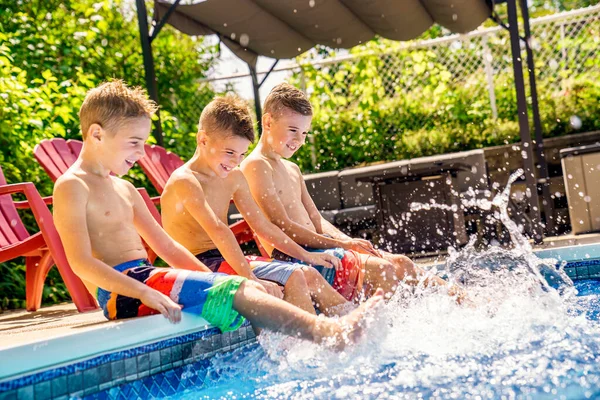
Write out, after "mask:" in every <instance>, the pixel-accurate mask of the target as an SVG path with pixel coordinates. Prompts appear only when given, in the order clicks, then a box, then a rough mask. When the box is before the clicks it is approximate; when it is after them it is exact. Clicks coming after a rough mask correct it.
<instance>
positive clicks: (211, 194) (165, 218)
mask: <svg viewBox="0 0 600 400" xmlns="http://www.w3.org/2000/svg"><path fill="white" fill-rule="evenodd" d="M253 140H254V126H253V123H252V118H251V116H250V111H249V110H248V105H247V104H246V103H245V102H244V101H242V100H241V99H239V98H236V97H234V96H225V97H217V98H216V99H214V100H213V101H211V102H210V104H208V105H207V106H206V107H205V108H204V110H203V111H202V115H201V116H200V123H199V128H198V133H197V147H196V152H195V154H194V156H193V157H192V158H191V159H190V160H189V161H188V162H187V163H185V164H184V165H183V166H181V167H180V168H178V169H177V170H176V171H175V172H173V174H172V175H171V177H170V178H169V180H168V182H167V184H166V185H165V190H164V192H163V194H162V196H161V210H162V222H163V226H164V228H165V231H167V233H168V234H169V235H170V236H171V237H172V238H173V239H175V240H176V241H177V242H179V243H180V244H182V245H183V246H184V247H185V248H186V249H188V250H189V251H190V252H191V253H192V254H195V255H196V257H197V258H198V260H200V261H201V262H202V263H204V264H205V265H207V266H208V268H209V269H210V270H211V271H213V272H223V273H227V274H233V275H238V276H243V277H245V278H248V279H251V280H253V281H255V282H257V283H259V284H261V285H262V286H263V287H264V288H265V290H267V292H268V293H270V294H273V295H274V296H276V297H279V298H283V299H284V300H286V301H288V302H290V303H292V304H294V305H296V306H298V307H300V308H302V309H303V310H305V311H307V312H310V313H315V305H316V306H317V308H318V310H319V311H321V312H323V313H325V314H326V315H327V314H330V313H332V312H333V313H335V312H336V310H339V308H338V307H337V306H340V305H343V304H345V303H346V299H344V297H343V296H342V295H340V294H339V293H338V292H336V291H335V290H334V289H333V288H332V287H331V285H330V284H329V283H328V282H327V281H326V279H325V278H323V276H322V275H321V274H320V273H319V272H318V271H317V270H316V269H315V268H313V267H311V266H309V265H319V266H324V267H321V270H322V271H324V272H325V273H327V272H329V271H331V272H332V273H331V274H329V275H331V276H332V277H333V276H334V275H335V270H336V269H340V267H341V263H340V261H339V259H338V258H337V257H336V256H335V255H332V254H328V253H311V252H308V251H306V250H305V249H303V248H302V247H300V246H299V245H297V244H296V243H295V242H294V240H292V239H291V238H289V237H288V236H287V235H286V234H285V233H284V232H282V231H281V229H279V228H278V227H277V226H275V225H274V224H272V223H271V222H270V221H269V220H268V219H267V218H266V217H265V216H264V215H263V213H262V212H261V211H260V209H259V208H258V206H257V205H256V202H255V201H254V199H253V198H252V195H251V194H250V190H249V189H248V184H247V183H246V180H245V178H244V175H243V174H242V172H241V171H240V170H239V168H238V164H239V163H240V161H241V160H242V159H243V157H244V155H245V154H246V151H247V150H248V146H249V145H250V144H251V143H252V141H253ZM231 199H233V201H234V203H235V205H236V206H237V208H238V209H239V211H240V212H241V214H242V215H243V216H244V219H245V220H246V221H247V222H248V225H250V227H251V228H252V229H253V230H254V232H255V233H256V234H257V235H258V236H260V237H262V238H264V240H266V241H268V242H269V243H272V244H273V245H274V246H275V247H277V248H280V249H282V251H285V252H286V253H288V254H292V255H293V256H294V257H295V258H296V259H298V260H299V261H301V262H303V263H304V264H305V265H302V264H300V263H289V262H283V261H279V260H273V259H270V258H264V257H257V256H245V255H244V254H243V253H242V250H241V248H240V246H239V245H238V243H237V241H236V238H235V236H234V235H233V233H232V232H231V230H230V229H229V227H228V225H227V211H228V209H229V204H230V201H231ZM331 283H333V279H332V280H331ZM313 304H314V305H313Z"/></svg>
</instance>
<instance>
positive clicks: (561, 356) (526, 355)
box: [179, 171, 600, 399]
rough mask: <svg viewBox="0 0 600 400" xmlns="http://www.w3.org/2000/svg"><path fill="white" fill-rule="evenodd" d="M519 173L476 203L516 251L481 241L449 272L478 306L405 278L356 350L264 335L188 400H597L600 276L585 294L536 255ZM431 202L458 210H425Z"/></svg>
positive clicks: (220, 360) (214, 370)
mask: <svg viewBox="0 0 600 400" xmlns="http://www.w3.org/2000/svg"><path fill="white" fill-rule="evenodd" d="M521 175H522V171H517V172H516V173H514V174H513V175H511V177H510V179H509V181H508V184H507V187H506V188H505V189H504V190H503V191H502V192H500V193H499V194H498V195H497V196H495V197H494V198H493V199H492V200H488V199H470V200H468V201H469V203H468V204H469V205H470V206H473V205H475V206H478V207H481V208H482V209H484V210H492V209H494V210H495V211H496V212H495V213H494V215H496V216H497V217H498V218H499V219H500V220H501V221H502V223H503V224H504V225H505V226H506V228H507V230H508V231H509V233H510V235H511V239H512V243H513V246H512V248H510V249H505V248H501V247H498V246H492V247H490V248H489V249H486V250H483V251H478V250H476V249H475V242H474V240H471V241H470V242H469V244H468V245H467V246H466V247H465V248H463V249H461V250H460V251H457V250H453V251H451V252H450V254H449V257H448V259H447V261H446V263H445V265H443V266H441V267H440V268H439V271H438V273H440V274H442V275H445V276H446V278H448V279H449V280H451V281H456V282H460V283H461V284H463V285H464V287H465V288H466V289H467V290H468V292H469V296H470V297H471V298H472V299H473V300H474V302H475V303H476V304H477V306H476V307H475V308H470V307H461V306H458V305H456V303H455V302H454V301H453V300H452V299H451V298H450V297H448V296H447V295H446V294H445V293H444V290H440V289H439V288H438V289H437V290H436V289H435V288H424V287H419V286H418V287H416V288H414V287H409V286H405V285H402V286H401V288H399V290H398V291H397V292H396V294H395V295H394V297H393V298H392V299H391V300H390V301H389V303H388V304H387V305H386V306H385V308H384V309H383V310H382V312H381V313H379V315H378V318H377V319H376V320H375V322H374V323H373V325H372V326H371V328H370V329H369V331H368V335H367V338H366V340H365V341H364V342H362V343H361V344H359V345H358V346H355V347H353V348H349V349H347V350H346V351H345V352H343V353H341V354H336V353H333V352H331V351H330V350H327V349H325V348H323V347H321V346H318V345H315V344H310V343H307V342H303V341H300V340H297V339H293V338H284V337H283V336H281V335H278V334H263V335H261V336H260V338H259V340H260V344H261V346H255V347H252V348H250V349H248V350H244V351H243V352H237V353H236V352H234V353H233V355H231V354H230V355H224V356H219V357H217V358H215V359H213V360H212V361H211V366H210V369H209V371H210V372H209V373H208V375H207V379H206V380H205V385H206V389H203V390H199V391H196V392H193V393H186V394H182V395H180V396H179V398H185V399H192V398H194V399H195V398H202V397H205V398H286V399H287V398H293V399H312V398H357V399H371V398H372V399H375V398H377V399H380V398H382V399H385V398H394V399H414V398H437V399H446V398H482V399H490V398H598V397H599V396H600V336H599V335H598V331H599V330H600V323H599V321H598V316H599V314H600V283H589V282H577V283H576V285H575V287H576V288H578V289H580V290H582V294H585V296H581V295H580V296H575V294H576V290H575V288H574V286H573V283H572V282H571V280H570V279H569V278H568V277H567V276H566V274H565V273H564V271H563V267H564V266H559V267H558V268H557V267H556V260H542V259H539V258H537V257H536V256H535V255H534V254H533V252H532V248H531V245H530V244H529V242H528V241H527V239H526V238H524V237H523V235H522V233H521V232H520V230H519V228H518V226H517V224H515V223H514V222H513V221H512V220H510V218H509V216H508V212H507V206H508V200H509V196H510V185H511V184H512V183H513V182H515V181H516V180H517V179H518V178H519V176H521ZM463 204H464V203H463ZM417 207H421V208H417ZM427 207H439V208H444V207H449V206H445V205H437V204H435V205H434V204H427V205H415V210H417V209H427ZM450 209H451V208H450Z"/></svg>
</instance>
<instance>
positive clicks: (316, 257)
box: [304, 252, 342, 270]
mask: <svg viewBox="0 0 600 400" xmlns="http://www.w3.org/2000/svg"><path fill="white" fill-rule="evenodd" d="M307 253H308V255H307V257H306V260H304V261H306V262H307V263H309V264H310V265H321V266H323V267H325V268H335V269H336V270H338V269H340V268H341V267H342V261H341V260H340V259H339V258H337V257H336V256H333V255H331V254H327V253H310V252H307Z"/></svg>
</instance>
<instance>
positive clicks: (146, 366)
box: [137, 354, 150, 373]
mask: <svg viewBox="0 0 600 400" xmlns="http://www.w3.org/2000/svg"><path fill="white" fill-rule="evenodd" d="M148 371H150V355H149V354H140V355H139V356H137V372H138V373H143V372H148Z"/></svg>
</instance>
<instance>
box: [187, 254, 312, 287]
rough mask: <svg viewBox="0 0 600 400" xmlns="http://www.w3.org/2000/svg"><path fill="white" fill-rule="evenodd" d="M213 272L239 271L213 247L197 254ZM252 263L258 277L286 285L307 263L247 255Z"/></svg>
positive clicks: (234, 273)
mask: <svg viewBox="0 0 600 400" xmlns="http://www.w3.org/2000/svg"><path fill="white" fill-rule="evenodd" d="M196 258H197V259H198V260H200V261H201V262H202V263H204V265H206V266H207V267H208V268H209V269H210V270H211V271H213V272H221V273H225V274H228V275H237V272H235V270H234V269H233V268H232V267H231V266H230V265H229V264H228V263H227V261H225V258H224V257H223V255H222V254H221V252H220V251H219V250H218V249H212V250H208V251H205V252H204V253H200V254H197V255H196ZM245 258H246V261H248V264H250V269H252V272H253V273H254V275H255V276H256V277H257V278H258V279H263V280H266V281H271V282H275V283H277V284H279V285H281V286H285V284H286V283H287V281H288V279H289V278H290V276H291V275H292V273H294V271H296V270H298V269H301V268H305V267H306V266H305V265H301V264H298V263H289V262H285V261H279V260H273V259H271V258H265V257H259V256H245Z"/></svg>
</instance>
